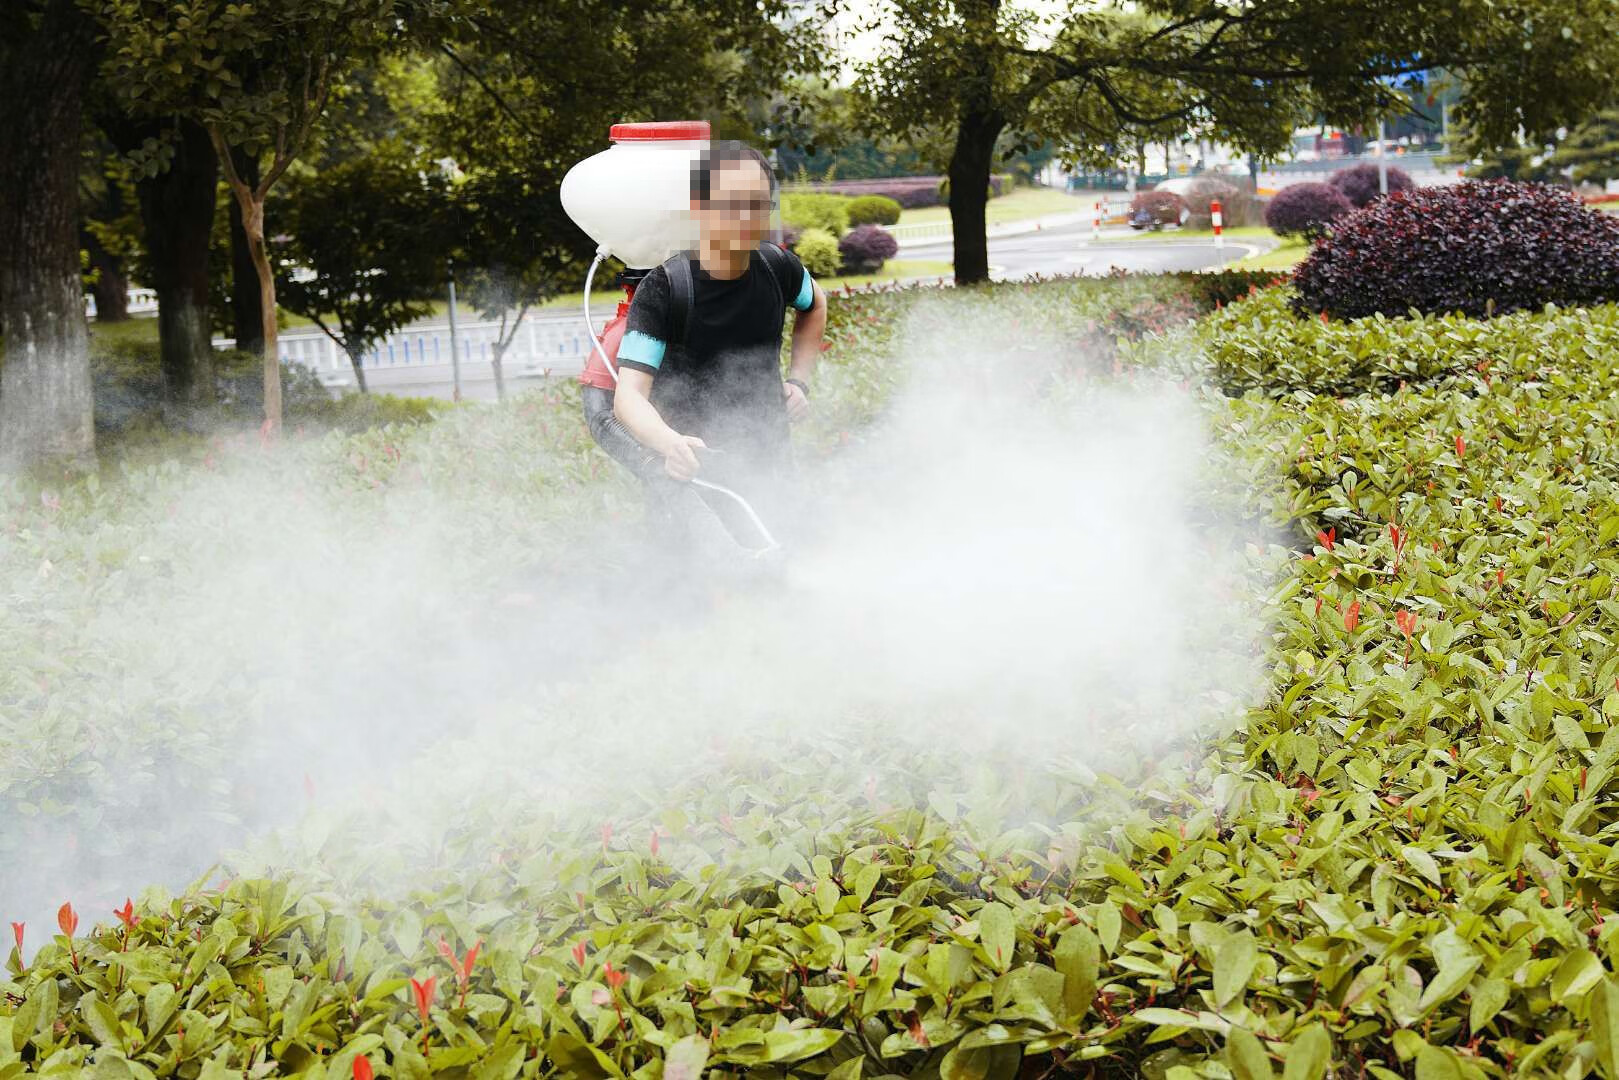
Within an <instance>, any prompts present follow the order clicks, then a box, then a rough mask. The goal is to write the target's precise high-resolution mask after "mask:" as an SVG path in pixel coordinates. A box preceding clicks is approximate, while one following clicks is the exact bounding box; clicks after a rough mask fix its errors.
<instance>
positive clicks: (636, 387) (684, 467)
mask: <svg viewBox="0 0 1619 1080" xmlns="http://www.w3.org/2000/svg"><path fill="white" fill-rule="evenodd" d="M651 394H652V374H651V373H650V372H646V371H641V370H639V369H637V368H632V367H628V366H625V365H620V367H619V369H618V390H617V391H616V392H615V393H614V394H613V415H614V416H616V417H618V420H619V423H621V424H623V425H624V426H625V427H627V428H629V429H630V434H631V435H634V436H635V441H636V442H638V443H640V444H641V445H642V446H644V447H646V448H647V449H648V450H651V451H652V452H653V453H656V454H662V455H663V468H664V471H665V472H667V473H668V474H669V475H670V476H672V477H674V478H675V479H676V480H690V479H691V478H692V477H693V476H695V475H696V474H697V470H698V468H699V467H700V466H699V465H698V462H697V454H696V452H695V451H694V450H693V449H692V448H693V447H696V446H701V447H704V448H705V449H706V448H707V444H705V443H704V442H703V440H701V439H699V438H697V437H696V436H695V435H682V434H680V432H678V431H676V430H675V429H674V428H672V427H670V426H669V425H668V424H667V423H665V422H664V419H663V417H661V416H659V415H658V410H657V409H656V408H655V407H653V404H652V401H651Z"/></svg>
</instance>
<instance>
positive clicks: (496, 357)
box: [489, 341, 506, 401]
mask: <svg viewBox="0 0 1619 1080" xmlns="http://www.w3.org/2000/svg"><path fill="white" fill-rule="evenodd" d="M505 356H506V346H505V345H504V344H503V343H501V342H499V341H497V342H495V343H494V344H493V345H491V346H490V347H489V366H490V368H491V369H493V371H494V373H495V400H496V401H505V400H506V374H505V371H504V369H503V368H502V365H501V361H502V359H504V358H505Z"/></svg>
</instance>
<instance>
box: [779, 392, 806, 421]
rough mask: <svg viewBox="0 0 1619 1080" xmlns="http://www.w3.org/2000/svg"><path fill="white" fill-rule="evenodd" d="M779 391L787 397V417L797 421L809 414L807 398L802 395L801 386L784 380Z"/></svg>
mask: <svg viewBox="0 0 1619 1080" xmlns="http://www.w3.org/2000/svg"><path fill="white" fill-rule="evenodd" d="M781 392H782V393H783V394H784V395H785V396H786V398H787V419H789V420H793V421H798V420H802V419H804V417H806V416H808V415H809V398H807V397H805V396H804V391H803V389H802V388H800V387H798V386H795V385H793V384H792V383H790V382H784V383H782V384H781Z"/></svg>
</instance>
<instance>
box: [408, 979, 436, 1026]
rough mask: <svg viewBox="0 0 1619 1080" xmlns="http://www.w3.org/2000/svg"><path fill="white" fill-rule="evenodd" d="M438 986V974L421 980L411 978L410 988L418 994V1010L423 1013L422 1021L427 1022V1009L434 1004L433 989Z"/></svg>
mask: <svg viewBox="0 0 1619 1080" xmlns="http://www.w3.org/2000/svg"><path fill="white" fill-rule="evenodd" d="M437 986H438V976H437V975H429V976H428V977H427V978H426V979H423V980H422V981H421V982H417V981H416V980H415V979H412V980H410V989H411V992H412V993H413V994H415V995H416V1011H417V1013H419V1014H420V1015H421V1018H422V1023H424V1024H425V1023H427V1010H428V1009H429V1008H431V1007H432V1004H433V990H434V988H435V987H437Z"/></svg>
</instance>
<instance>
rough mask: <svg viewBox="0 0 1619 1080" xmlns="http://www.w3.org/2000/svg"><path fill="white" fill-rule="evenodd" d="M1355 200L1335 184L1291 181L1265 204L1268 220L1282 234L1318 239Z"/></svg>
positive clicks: (1352, 211)
mask: <svg viewBox="0 0 1619 1080" xmlns="http://www.w3.org/2000/svg"><path fill="white" fill-rule="evenodd" d="M1354 211H1355V207H1354V204H1352V203H1351V202H1350V201H1349V200H1348V199H1346V198H1345V197H1344V193H1343V192H1341V191H1339V190H1338V189H1337V188H1335V187H1333V186H1332V185H1331V184H1291V185H1289V186H1288V187H1285V188H1283V189H1282V190H1280V191H1278V192H1277V193H1276V196H1275V198H1273V199H1271V201H1270V205H1269V206H1267V207H1265V224H1266V225H1268V226H1270V230H1271V232H1273V233H1275V234H1276V235H1278V236H1302V237H1304V238H1305V239H1307V240H1314V239H1316V238H1317V237H1320V236H1323V235H1325V234H1326V231H1327V228H1328V227H1329V226H1330V225H1332V223H1333V222H1335V221H1337V220H1338V219H1339V218H1341V217H1343V216H1344V215H1345V214H1352V213H1354Z"/></svg>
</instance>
